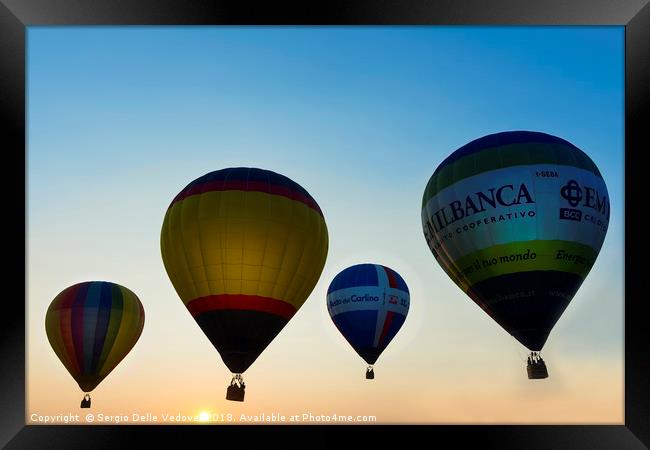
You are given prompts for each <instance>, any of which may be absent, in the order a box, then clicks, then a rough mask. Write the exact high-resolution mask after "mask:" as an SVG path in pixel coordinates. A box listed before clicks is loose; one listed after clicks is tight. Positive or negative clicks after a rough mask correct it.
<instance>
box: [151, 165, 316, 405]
mask: <svg viewBox="0 0 650 450" xmlns="http://www.w3.org/2000/svg"><path fill="white" fill-rule="evenodd" d="M160 247H161V253H162V259H163V263H164V265H165V269H166V270H167V274H168V275H169V278H170V280H171V282H172V284H173V286H174V288H175V289H176V292H177V293H178V295H179V297H180V298H181V300H182V301H183V303H184V304H185V306H186V307H187V309H188V310H189V312H190V314H191V315H192V316H193V317H194V319H195V320H196V322H197V323H198V325H199V326H200V327H201V330H203V332H204V333H205V335H206V336H207V338H208V339H209V340H210V342H211V343H212V344H213V345H214V347H215V348H216V349H217V351H218V352H219V354H220V355H221V358H222V359H223V362H224V363H225V364H226V366H227V367H228V368H229V369H230V371H231V372H232V373H233V379H232V381H231V383H230V386H229V388H228V390H227V395H226V398H227V399H228V400H235V401H243V399H244V388H245V385H244V382H243V378H242V374H243V373H244V372H245V371H246V369H248V367H249V366H250V365H251V364H252V363H253V362H254V361H255V360H256V359H257V357H258V356H259V355H260V354H261V353H262V351H264V349H265V348H266V347H267V346H268V345H269V344H270V343H271V341H272V340H273V339H274V338H275V336H276V335H277V334H278V333H279V332H280V331H281V330H282V329H283V328H284V326H285V325H286V324H287V323H288V322H289V320H290V319H291V318H292V317H293V316H294V314H295V313H296V311H298V309H299V308H300V307H301V306H302V304H303V303H304V302H305V300H306V299H307V297H309V294H310V293H311V291H312V290H313V288H314V286H315V285H316V282H317V281H318V279H319V277H320V274H321V271H322V270H323V266H324V265H325V259H326V257H327V247H328V234H327V226H326V224H325V219H324V218H323V213H322V212H321V209H320V208H319V206H318V204H317V203H316V201H315V200H314V199H313V198H312V197H311V195H309V193H308V192H307V191H306V190H305V189H303V188H302V187H301V186H300V185H299V184H298V183H296V182H294V181H292V180H290V179H289V178H287V177H285V176H283V175H280V174H277V173H275V172H271V171H269V170H263V169H256V168H245V167H239V168H229V169H223V170H217V171H214V172H210V173H208V174H206V175H204V176H202V177H200V178H197V179H196V180H194V181H192V182H191V183H190V184H188V185H187V186H186V187H185V188H184V189H183V190H182V191H181V192H180V193H179V194H178V195H177V196H176V197H175V198H174V200H173V201H172V202H171V204H170V206H169V208H168V209H167V212H166V214H165V219H164V222H163V226H162V232H161V237H160Z"/></svg>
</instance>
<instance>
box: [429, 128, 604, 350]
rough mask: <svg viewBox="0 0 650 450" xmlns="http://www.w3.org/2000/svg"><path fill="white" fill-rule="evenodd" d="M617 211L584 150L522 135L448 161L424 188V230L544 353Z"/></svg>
mask: <svg viewBox="0 0 650 450" xmlns="http://www.w3.org/2000/svg"><path fill="white" fill-rule="evenodd" d="M609 208H610V206H609V198H608V194H607V187H606V186H605V182H604V180H603V177H602V175H601V174H600V171H599V170H598V168H597V167H596V165H595V164H594V162H593V161H592V160H591V159H590V158H589V157H588V156H587V155H586V154H585V153H584V152H582V151H581V150H580V149H578V148H577V147H575V146H574V145H573V144H571V143H569V142H567V141H565V140H564V139H561V138H559V137H555V136H551V135H548V134H545V133H538V132H531V131H512V132H504V133H497V134H492V135H489V136H485V137H482V138H480V139H477V140H475V141H472V142H470V143H469V144H467V145H465V146H464V147H461V148H460V149H458V150H456V151H455V152H454V153H452V154H451V155H450V156H449V157H448V158H447V159H445V160H444V161H443V162H442V163H441V164H440V166H439V167H438V168H437V169H436V170H435V172H434V173H433V175H432V176H431V179H430V180H429V183H428V184H427V187H426V189H425V192H424V196H423V199H422V226H423V230H424V236H425V238H426V240H427V243H428V245H429V248H430V249H431V251H432V252H433V254H434V256H435V257H436V259H437V261H438V263H440V265H441V266H442V268H443V269H444V270H445V271H446V272H447V274H448V275H449V276H450V277H451V278H452V280H453V281H454V282H455V283H456V284H457V285H458V286H459V287H460V288H461V289H462V290H463V291H465V292H466V293H467V295H469V296H470V297H471V298H472V299H473V300H474V301H475V302H476V303H477V304H478V305H479V306H480V307H481V308H483V310H485V311H486V312H487V313H488V314H489V315H490V316H491V317H492V318H493V319H494V320H495V321H496V322H497V323H499V324H500V325H501V326H502V327H503V328H504V329H505V330H506V331H508V332H509V333H510V334H511V335H513V336H514V337H515V338H516V339H517V340H519V342H521V343H522V344H523V345H525V346H526V347H527V348H529V349H530V350H533V351H539V350H541V348H542V347H543V345H544V343H545V342H546V339H547V338H548V335H549V333H550V331H551V329H552V328H553V326H554V325H555V323H556V322H557V320H558V319H559V317H560V315H561V314H562V312H563V311H564V310H565V308H566V307H567V305H568V304H569V301H570V300H571V299H572V298H573V296H574V294H575V293H576V291H577V290H578V288H579V287H580V285H581V284H582V282H583V280H584V279H585V277H586V276H587V274H588V273H589V270H590V269H591V267H592V265H593V264H594V262H595V260H596V257H597V255H598V252H599V251H600V248H601V246H602V244H603V240H604V238H605V233H606V231H607V227H608V225H609Z"/></svg>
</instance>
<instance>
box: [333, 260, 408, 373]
mask: <svg viewBox="0 0 650 450" xmlns="http://www.w3.org/2000/svg"><path fill="white" fill-rule="evenodd" d="M409 303H410V297H409V289H408V287H407V286H406V283H405V282H404V280H403V279H402V277H401V276H400V275H399V274H398V273H397V272H395V271H394V270H393V269H390V268H388V267H386V266H382V265H379V264H357V265H355V266H352V267H348V268H347V269H345V270H343V271H342V272H340V273H339V274H338V275H337V276H336V277H334V279H333V280H332V283H331V284H330V286H329V288H328V289H327V311H328V312H329V314H330V317H331V318H332V321H333V322H334V325H336V328H338V330H339V331H340V332H341V334H342V335H343V337H345V339H346V340H347V341H348V342H349V343H350V345H351V346H352V348H354V350H355V351H356V352H357V353H358V354H359V356H361V357H362V358H363V359H364V360H365V361H366V363H368V368H367V369H366V379H374V378H375V374H374V369H373V364H375V362H376V361H377V358H379V355H381V354H382V352H383V351H384V349H386V347H387V346H388V344H389V343H390V341H392V340H393V338H394V337H395V335H396V334H397V332H398V331H399V330H400V328H401V327H402V324H404V320H406V315H407V314H408V310H409Z"/></svg>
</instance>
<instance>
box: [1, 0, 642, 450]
mask: <svg viewBox="0 0 650 450" xmlns="http://www.w3.org/2000/svg"><path fill="white" fill-rule="evenodd" d="M188 24H206V25H207V24H214V25H219V24H230V25H232V24H251V25H261V24H264V25H271V24H273V25H275V24H278V25H294V24H304V25H320V24H334V25H336V24H341V25H352V24H354V25H368V24H386V25H399V24H409V25H412V24H430V25H486V24H492V25H623V26H625V236H626V239H625V261H624V264H623V262H620V263H619V262H612V267H613V269H612V270H625V419H624V424H621V425H555V426H554V425H544V426H541V425H522V426H517V425H498V426H489V425H440V426H437V425H431V426H407V425H400V426H378V425H368V426H331V425H323V426H297V427H293V426H228V427H225V426H194V427H192V426H161V425H156V426H153V425H141V426H89V425H60V426H54V425H53V426H44V425H25V369H26V364H25V307H24V306H25V305H24V304H23V303H22V302H21V301H20V299H21V298H23V299H25V298H26V285H27V283H26V279H27V273H26V265H25V263H26V256H25V259H22V258H21V257H20V253H19V252H21V249H20V248H15V249H13V251H14V252H15V255H12V257H11V258H8V257H5V261H7V260H9V259H11V261H12V263H11V267H7V269H6V271H5V273H4V275H5V277H6V279H5V297H4V303H3V314H2V316H1V317H2V318H3V321H2V322H3V323H2V326H0V345H1V346H2V347H1V355H2V359H1V360H2V371H1V372H0V405H2V411H1V412H0V444H2V445H6V448H16V449H36V448H39V449H40V448H62V449H73V448H93V449H100V448H107V449H109V448H110V449H117V448H131V447H140V446H142V445H146V444H148V445H149V446H152V445H153V444H154V443H160V442H164V443H165V444H164V445H163V446H164V447H166V448H174V447H176V446H179V447H181V448H189V447H190V443H191V441H192V440H194V439H201V440H207V441H208V442H211V443H213V444H212V445H223V444H229V443H231V442H232V443H240V444H245V446H246V447H248V446H250V440H249V439H250V437H251V435H257V436H256V437H257V438H258V439H259V438H260V437H261V438H262V439H264V440H265V441H266V440H269V439H278V440H280V442H279V443H280V445H286V444H290V443H291V442H295V444H294V445H301V446H307V447H312V446H314V445H315V444H317V443H318V444H323V443H325V442H327V441H328V440H332V441H334V439H337V438H336V437H335V436H337V435H338V434H339V433H340V432H342V431H344V432H345V434H346V435H349V438H347V439H353V438H358V439H361V440H362V442H365V443H367V444H375V443H384V442H387V441H390V440H392V439H391V438H394V440H395V441H396V442H402V443H403V444H406V445H409V443H414V442H418V441H420V442H422V443H424V444H428V443H431V445H436V443H439V444H442V445H443V446H444V447H445V448H449V447H451V448H459V447H460V448H463V447H465V446H467V447H469V446H473V445H480V447H481V448H498V449H509V448H512V449H538V448H540V449H541V448H551V449H559V448H571V449H572V450H573V449H582V448H584V449H624V448H631V449H636V448H648V446H649V445H650V390H649V388H648V385H649V380H650V354H649V352H648V344H650V333H649V331H648V329H649V328H650V327H648V325H647V320H646V319H645V317H646V316H645V314H644V310H645V304H646V303H647V300H646V299H645V296H644V295H643V294H644V293H645V291H644V290H643V289H642V282H643V273H642V271H641V267H643V265H644V260H643V259H642V255H643V253H642V252H643V248H644V246H643V245H640V243H645V242H644V239H643V237H642V234H641V228H642V227H643V226H644V223H643V219H642V218H641V217H642V216H641V214H642V213H644V212H645V206H644V205H645V203H644V200H643V199H644V194H645V193H647V192H650V189H648V183H647V178H648V177H647V176H646V177H643V175H642V173H641V172H642V171H643V170H644V169H643V167H644V165H643V160H644V159H643V155H644V152H645V151H647V149H649V148H650V145H648V144H649V143H648V134H649V132H648V130H649V129H650V116H649V114H648V105H649V103H650V89H649V86H650V70H649V69H650V33H649V32H648V31H649V30H650V5H648V0H618V1H609V0H571V1H568V0H567V1H562V0H537V1H534V2H533V1H530V2H528V1H517V0H491V1H487V0H456V1H454V0H437V1H433V0H429V1H425V0H421V1H410V2H409V1H400V0H363V1H360V0H357V1H351V0H350V1H345V0H336V1H335V0H330V1H320V2H312V1H308V2H296V1H292V2H289V1H283V2H278V1H276V2H259V3H258V2H250V1H239V2H238V1H222V0H212V1H205V0H195V1H182V0H173V1H172V0H138V1H136V0H133V1H130V2H128V1H121V0H93V1H91V0H86V1H83V0H0V111H1V112H2V121H1V122H0V123H1V124H2V128H3V129H4V130H5V131H4V133H3V137H4V139H3V146H2V147H3V149H4V152H2V154H3V155H4V157H5V162H7V160H9V159H11V162H9V163H6V164H5V166H4V170H3V176H2V177H0V183H2V188H3V191H4V192H5V198H4V203H5V211H4V212H5V217H10V218H11V219H10V220H5V221H4V226H5V227H6V228H7V229H6V230H5V232H4V236H5V239H6V240H8V241H13V242H20V240H19V239H18V236H23V238H24V239H25V238H26V224H27V220H29V218H28V217H26V215H25V214H26V203H25V202H26V200H27V199H26V196H25V191H24V189H23V190H21V189H20V183H21V182H22V183H23V186H26V184H25V183H26V173H27V172H26V151H28V149H27V148H26V146H25V144H26V139H25V137H26V134H25V125H26V123H25V73H26V71H25V61H26V60H25V50H26V41H25V37H26V27H28V26H35V25H53V26H54V25H188ZM21 168H22V169H23V171H22V172H21V170H20V169H21ZM21 174H22V175H23V176H22V177H21ZM21 191H22V193H23V194H22V195H21V194H20V193H21ZM21 217H22V218H24V220H21ZM7 236H8V237H9V238H7ZM25 249H26V247H24V248H23V250H25ZM23 254H25V255H26V253H23ZM21 262H22V263H23V264H22V266H21V264H20V263H21ZM9 270H13V271H14V272H15V273H11V272H9ZM20 279H24V280H25V283H23V285H22V287H21V285H20V282H19V281H18V280H20ZM432 406H434V405H432ZM253 437H255V436H253ZM352 442H353V441H352ZM411 445H412V444H411Z"/></svg>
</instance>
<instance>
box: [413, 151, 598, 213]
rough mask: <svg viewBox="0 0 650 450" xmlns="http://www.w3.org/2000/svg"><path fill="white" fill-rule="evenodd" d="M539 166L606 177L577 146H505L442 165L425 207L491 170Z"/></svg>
mask: <svg viewBox="0 0 650 450" xmlns="http://www.w3.org/2000/svg"><path fill="white" fill-rule="evenodd" d="M453 155H455V153H454V154H453ZM453 155H452V156H453ZM538 164H550V165H556V166H569V167H576V168H578V169H583V170H586V171H589V172H591V173H593V174H594V175H596V176H597V177H599V178H602V176H601V174H600V172H599V171H598V168H597V167H596V165H595V164H594V163H593V161H591V159H590V158H589V157H588V156H587V155H586V154H585V153H584V152H583V151H582V150H579V149H577V148H575V147H573V146H571V147H569V146H567V145H561V144H556V143H555V144H554V143H540V142H529V143H522V144H519V143H518V144H504V145H501V146H499V147H490V148H484V149H482V150H480V151H476V152H473V153H470V154H467V155H465V156H463V157H460V158H454V159H453V162H443V163H442V164H440V166H438V168H437V169H436V170H435V172H434V173H433V175H432V176H431V178H430V180H429V182H428V183H427V186H426V188H425V191H424V195H423V196H422V206H423V207H424V205H426V203H427V202H428V201H429V200H430V199H431V198H432V197H433V196H435V195H436V194H437V193H438V192H440V191H441V190H443V189H445V188H446V187H448V186H451V185H453V184H454V183H457V182H459V181H461V180H464V179H465V178H469V177H472V176H475V175H478V174H481V173H485V172H489V171H491V170H497V169H503V168H507V167H513V166H527V165H538Z"/></svg>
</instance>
